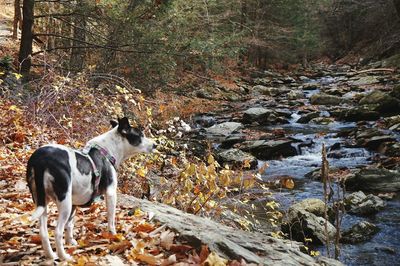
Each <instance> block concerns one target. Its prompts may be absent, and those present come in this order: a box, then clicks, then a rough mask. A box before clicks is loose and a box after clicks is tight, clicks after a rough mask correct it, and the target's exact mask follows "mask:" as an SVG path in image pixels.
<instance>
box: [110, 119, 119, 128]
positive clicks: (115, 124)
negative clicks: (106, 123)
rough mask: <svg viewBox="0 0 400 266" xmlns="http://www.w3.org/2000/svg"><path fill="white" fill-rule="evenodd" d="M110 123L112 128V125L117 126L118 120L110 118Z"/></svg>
mask: <svg viewBox="0 0 400 266" xmlns="http://www.w3.org/2000/svg"><path fill="white" fill-rule="evenodd" d="M110 124H111V127H112V128H114V127H116V126H118V121H117V120H114V119H112V120H110Z"/></svg>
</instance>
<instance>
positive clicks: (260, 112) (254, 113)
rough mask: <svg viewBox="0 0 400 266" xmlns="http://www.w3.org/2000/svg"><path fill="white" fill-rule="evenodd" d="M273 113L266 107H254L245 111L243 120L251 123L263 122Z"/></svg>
mask: <svg viewBox="0 0 400 266" xmlns="http://www.w3.org/2000/svg"><path fill="white" fill-rule="evenodd" d="M272 113H273V111H272V110H269V109H266V108H262V107H252V108H250V109H247V110H246V111H244V112H243V118H242V122H243V123H244V124H251V123H253V122H258V123H260V124H262V123H265V122H267V121H268V118H269V117H270V115H271V114H272Z"/></svg>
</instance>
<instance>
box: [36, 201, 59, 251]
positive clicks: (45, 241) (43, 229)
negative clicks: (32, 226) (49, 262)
mask: <svg viewBox="0 0 400 266" xmlns="http://www.w3.org/2000/svg"><path fill="white" fill-rule="evenodd" d="M39 234H40V238H41V239H42V246H43V249H44V254H45V255H46V257H47V258H49V259H55V258H56V254H55V253H54V252H53V249H52V248H51V246H50V240H49V234H48V229H47V207H44V212H43V214H42V215H41V216H40V218H39Z"/></svg>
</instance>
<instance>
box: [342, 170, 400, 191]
mask: <svg viewBox="0 0 400 266" xmlns="http://www.w3.org/2000/svg"><path fill="white" fill-rule="evenodd" d="M345 183H346V189H350V190H362V191H379V192H396V191H400V173H399V172H398V171H395V170H387V169H385V168H364V169H362V170H360V171H359V172H357V173H355V174H353V175H349V176H348V177H347V179H346V181H345Z"/></svg>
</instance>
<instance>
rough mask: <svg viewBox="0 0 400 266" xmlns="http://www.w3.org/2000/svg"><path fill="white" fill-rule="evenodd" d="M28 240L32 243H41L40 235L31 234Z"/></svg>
mask: <svg viewBox="0 0 400 266" xmlns="http://www.w3.org/2000/svg"><path fill="white" fill-rule="evenodd" d="M30 240H31V242H32V243H35V244H41V243H42V238H41V237H40V235H33V236H31V238H30Z"/></svg>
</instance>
